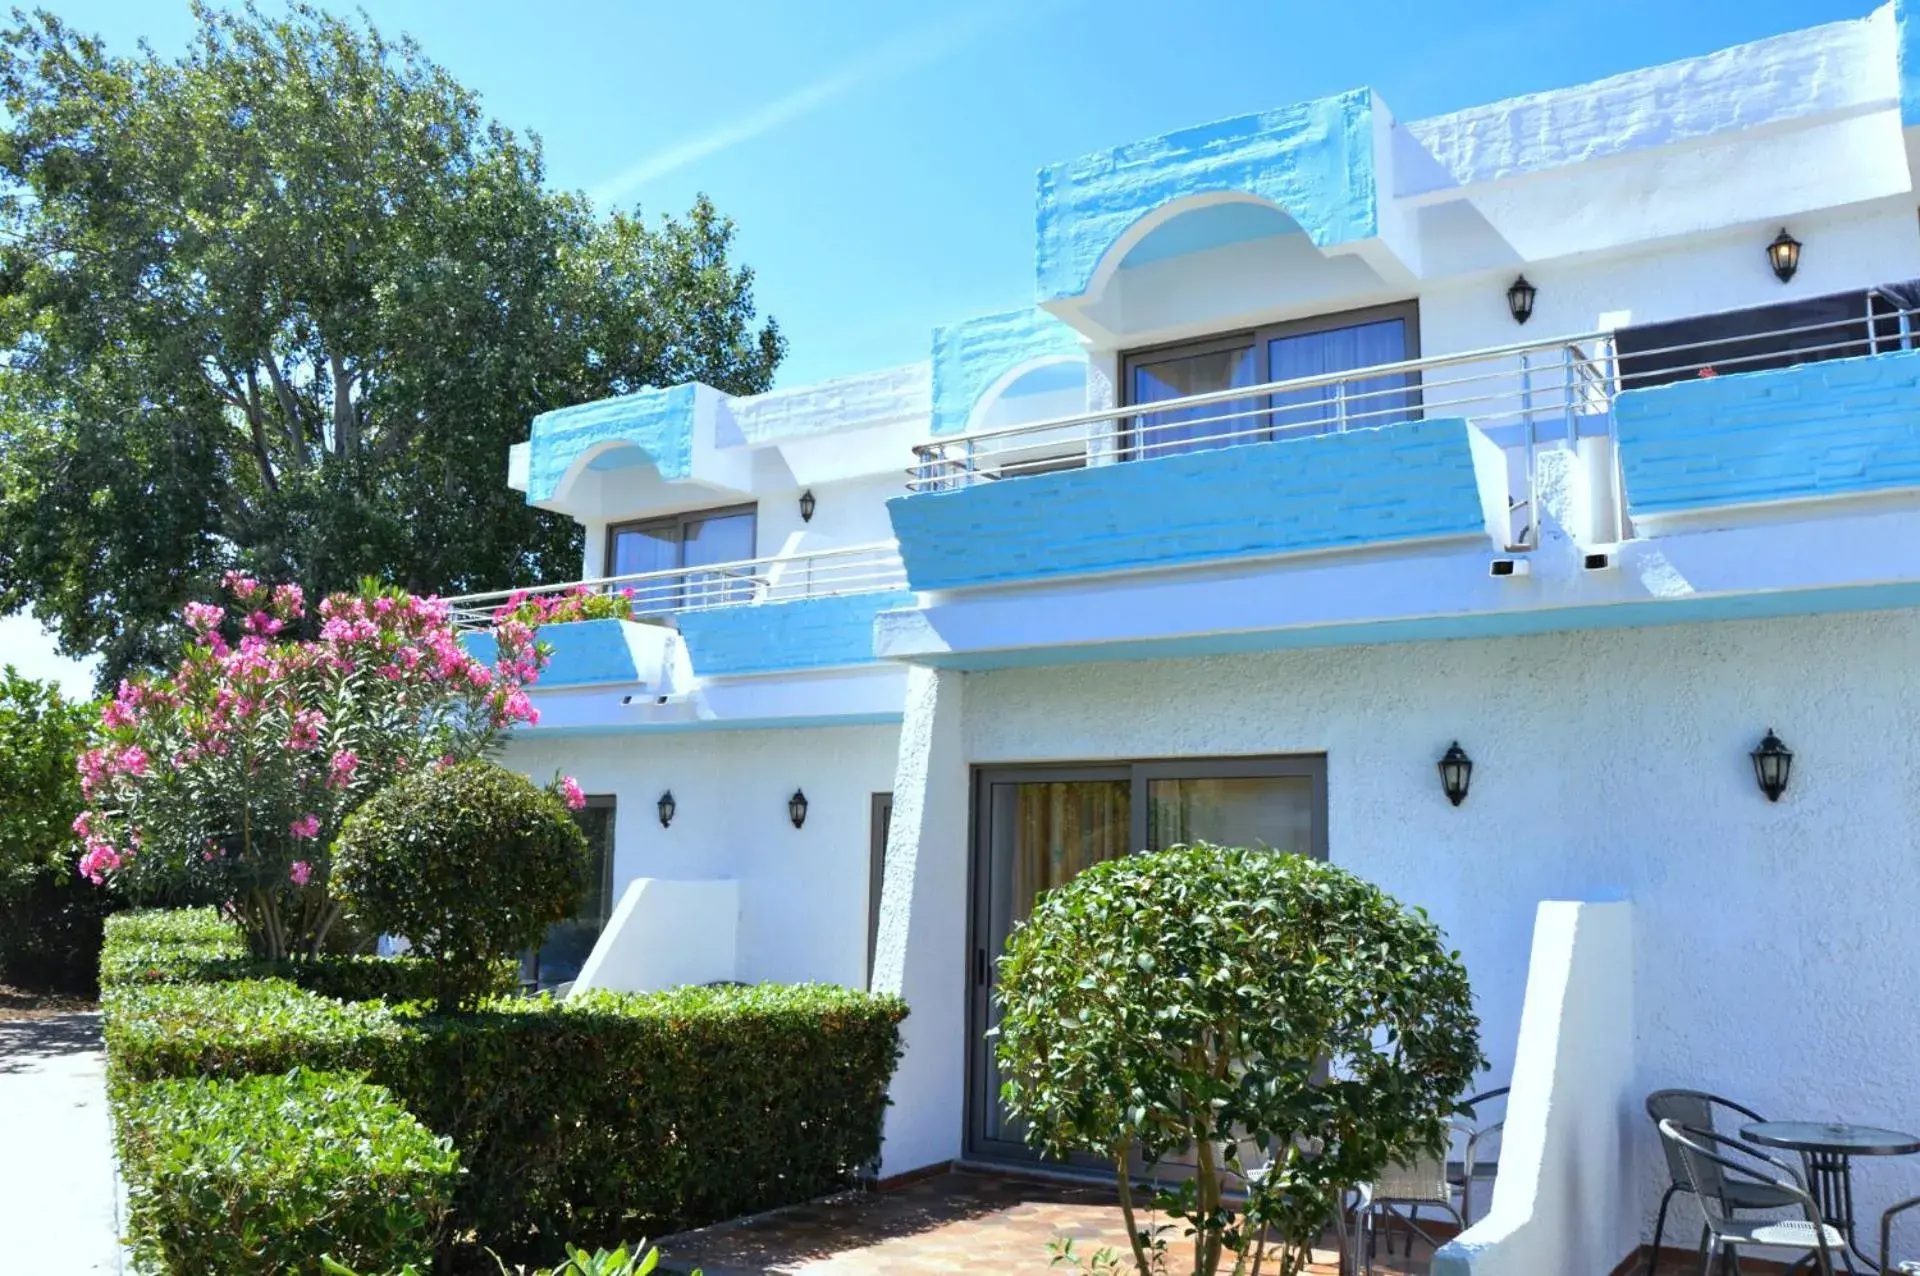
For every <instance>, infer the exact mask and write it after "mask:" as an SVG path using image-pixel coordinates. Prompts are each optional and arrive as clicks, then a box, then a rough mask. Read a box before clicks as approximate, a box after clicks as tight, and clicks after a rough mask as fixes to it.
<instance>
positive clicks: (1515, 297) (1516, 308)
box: [1507, 275, 1540, 323]
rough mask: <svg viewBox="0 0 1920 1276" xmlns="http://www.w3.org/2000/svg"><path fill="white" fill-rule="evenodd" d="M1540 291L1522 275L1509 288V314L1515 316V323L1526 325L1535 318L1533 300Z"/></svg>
mask: <svg viewBox="0 0 1920 1276" xmlns="http://www.w3.org/2000/svg"><path fill="white" fill-rule="evenodd" d="M1539 293H1540V290H1539V289H1538V288H1535V287H1534V286H1533V285H1532V284H1530V283H1528V282H1527V277H1526V276H1525V275H1521V276H1520V277H1519V278H1517V279H1515V280H1514V281H1513V283H1512V284H1510V285H1509V286H1508V288H1507V313H1508V314H1510V315H1512V316H1513V321H1514V322H1515V323H1525V322H1526V321H1527V320H1529V319H1531V318H1533V299H1534V298H1535V297H1536V296H1538V295H1539Z"/></svg>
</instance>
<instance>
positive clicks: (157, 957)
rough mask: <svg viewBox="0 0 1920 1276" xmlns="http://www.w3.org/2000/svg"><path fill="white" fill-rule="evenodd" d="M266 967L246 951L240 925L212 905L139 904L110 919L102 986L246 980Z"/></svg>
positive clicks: (103, 949)
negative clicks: (151, 906)
mask: <svg viewBox="0 0 1920 1276" xmlns="http://www.w3.org/2000/svg"><path fill="white" fill-rule="evenodd" d="M266 969H267V968H266V966H265V965H264V964H262V963H258V962H255V961H253V960H252V959H251V958H250V957H248V955H247V946H246V943H245V941H244V940H243V939H242V938H241V935H240V931H239V928H238V927H236V926H234V925H233V924H232V923H230V922H228V921H225V920H223V919H222V918H221V916H220V914H219V913H217V912H215V911H214V910H213V909H211V908H179V909H140V910H138V911H135V912H128V913H119V914H117V915H115V916H113V917H110V918H108V919H107V923H106V928H105V942H104V943H103V944H102V946H101V949H100V986H101V987H102V988H103V989H104V988H115V987H118V986H120V985H122V984H134V983H183V982H188V981H193V980H203V981H213V980H223V979H245V978H248V977H250V976H254V975H258V974H262V973H265V971H266Z"/></svg>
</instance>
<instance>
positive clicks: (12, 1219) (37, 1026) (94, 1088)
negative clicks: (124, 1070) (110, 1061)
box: [0, 1011, 121, 1273]
mask: <svg viewBox="0 0 1920 1276" xmlns="http://www.w3.org/2000/svg"><path fill="white" fill-rule="evenodd" d="M0 1131H4V1132H5V1146H6V1149H7V1155H6V1156H4V1157H0V1272H21V1273H27V1272H36V1273H37V1272H47V1273H54V1272H59V1273H67V1272H75V1273H80V1272H103V1273H118V1272H119V1271H120V1270H121V1263H120V1254H121V1251H120V1244H119V1240H118V1236H119V1225H118V1219H117V1207H116V1203H115V1187H114V1173H113V1154H112V1151H111V1147H110V1143H109V1133H108V1126H107V1095H106V1083H105V1064H104V1060H103V1057H102V1055H101V1050H100V1016H99V1013H98V1012H96V1011H88V1012H82V1013H70V1014H52V1015H46V1016H44V1017H41V1018H35V1019H0Z"/></svg>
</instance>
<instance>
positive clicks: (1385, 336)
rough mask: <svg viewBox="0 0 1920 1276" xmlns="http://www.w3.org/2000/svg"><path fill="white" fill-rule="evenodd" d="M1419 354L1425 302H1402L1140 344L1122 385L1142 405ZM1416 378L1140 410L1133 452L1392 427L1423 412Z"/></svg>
mask: <svg viewBox="0 0 1920 1276" xmlns="http://www.w3.org/2000/svg"><path fill="white" fill-rule="evenodd" d="M1419 355H1420V311H1419V306H1418V304H1417V303H1415V302H1404V303H1400V304H1397V305H1391V306H1376V307H1372V308H1370V309H1367V310H1355V311H1348V312H1345V313H1342V314H1334V315H1319V316H1316V317H1314V318H1312V319H1300V320H1295V321H1293V322H1290V323H1283V324H1275V325H1273V326H1271V327H1267V328H1261V329H1258V330H1256V331H1253V332H1247V333H1241V334H1239V335H1236V336H1227V337H1210V338H1207V339H1206V340H1203V341H1192V342H1183V343H1182V344H1180V345H1177V346H1165V347H1161V348H1159V349H1154V350H1142V351H1136V352H1135V353H1133V354H1129V355H1128V356H1127V357H1126V376H1125V391H1126V395H1127V404H1128V406H1138V407H1143V408H1144V407H1149V406H1150V405H1152V404H1155V403H1164V402H1167V401H1168V400H1170V399H1179V398H1185V397H1187V396H1190V395H1197V394H1211V393H1215V392H1218V391H1224V390H1235V389H1239V388H1241V387H1249V386H1256V385H1267V384H1270V383H1272V382H1275V381H1293V380H1297V379H1300V378H1305V377H1320V376H1328V375H1332V374H1336V373H1342V372H1352V371H1354V370H1356V369H1360V368H1372V367H1378V366H1380V365H1383V364H1393V363H1400V362H1403V361H1405V360H1408V359H1416V358H1418V357H1419ZM1419 384H1420V382H1419V377H1418V375H1416V374H1414V373H1408V372H1392V373H1385V374H1382V375H1380V376H1377V377H1358V378H1352V379H1349V380H1345V381H1339V382H1334V383H1330V384H1323V385H1314V386H1307V387H1304V388H1302V389H1298V390H1287V391H1283V392H1281V393H1278V394H1273V395H1253V396H1249V397H1247V398H1235V399H1228V400H1224V401H1222V402H1218V403H1211V404H1203V405H1201V406H1199V407H1186V408H1162V409H1160V410H1158V411H1147V412H1141V413H1140V414H1139V415H1137V416H1135V417H1133V418H1131V424H1130V426H1129V431H1128V435H1129V437H1128V448H1127V455H1128V456H1130V457H1134V458H1144V457H1154V456H1166V455H1171V454H1172V453H1175V452H1190V451H1198V450H1201V449H1205V448H1215V447H1228V446H1231V445H1233V444H1236V443H1250V442H1257V441H1260V440H1263V439H1269V438H1286V437H1293V436H1298V435H1307V434H1325V433H1329V432H1333V431H1338V430H1349V429H1366V428H1368V427H1370V426H1376V425H1391V424H1393V423H1394V422H1396V421H1405V420H1410V419H1412V418H1413V417H1414V416H1415V415H1416V414H1417V412H1418V409H1419V397H1420V396H1419Z"/></svg>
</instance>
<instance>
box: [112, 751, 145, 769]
mask: <svg viewBox="0 0 1920 1276" xmlns="http://www.w3.org/2000/svg"><path fill="white" fill-rule="evenodd" d="M115 764H116V765H117V766H119V768H120V769H121V770H122V771H125V772H126V773H127V774H128V775H136V776H138V775H145V774H146V773H147V751H146V750H145V749H143V748H141V747H140V746H139V745H137V744H130V745H128V746H127V747H126V748H124V749H122V750H120V756H119V757H118V758H117V759H115Z"/></svg>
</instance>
